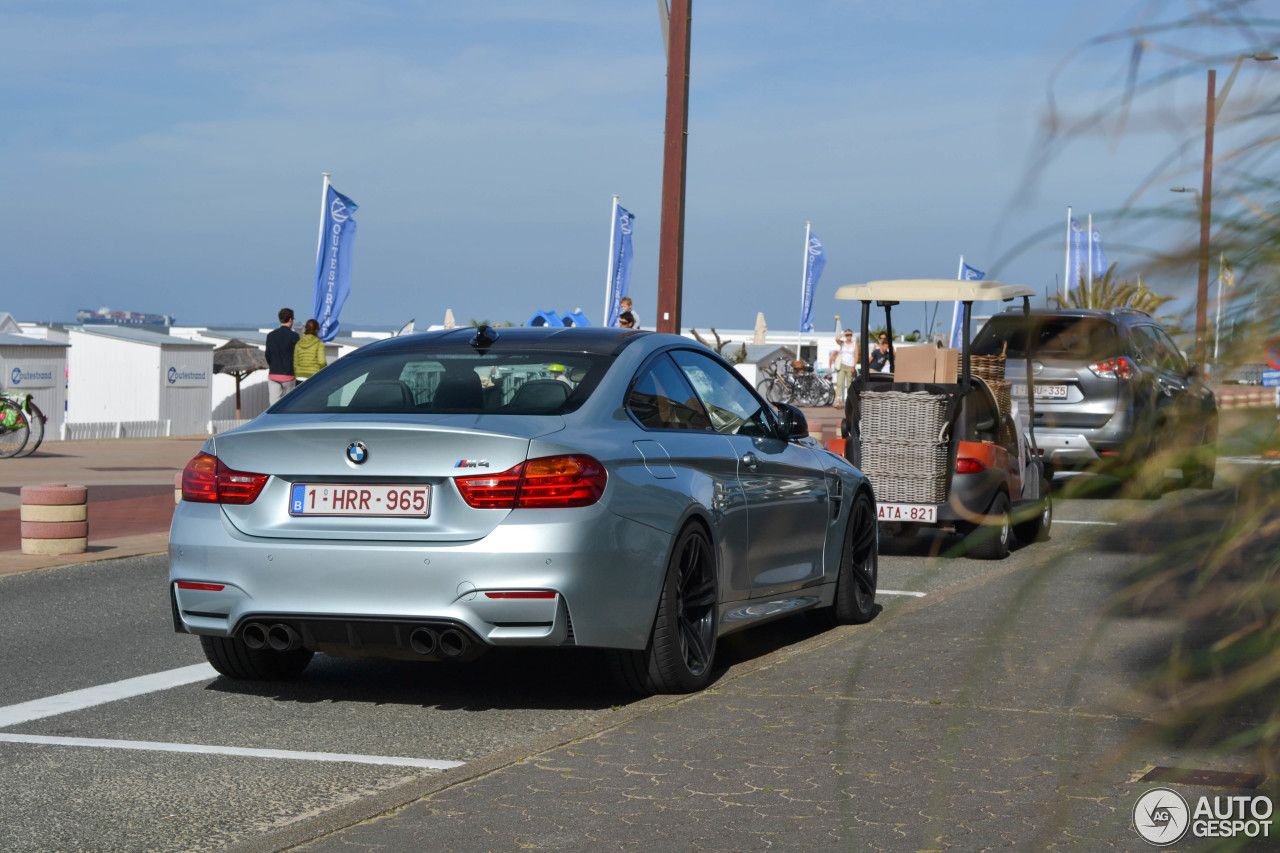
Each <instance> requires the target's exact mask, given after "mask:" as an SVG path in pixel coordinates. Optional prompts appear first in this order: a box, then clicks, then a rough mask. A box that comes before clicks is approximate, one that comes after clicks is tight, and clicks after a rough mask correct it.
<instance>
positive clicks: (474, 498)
mask: <svg viewBox="0 0 1280 853" xmlns="http://www.w3.org/2000/svg"><path fill="white" fill-rule="evenodd" d="M523 473H524V463H523V462H521V463H520V464H519V465H517V466H516V467H514V468H512V469H511V470H509V471H503V472H502V473H501V474H486V475H485V476H483V477H454V479H453V482H454V483H456V484H457V485H458V492H459V493H461V495H462V499H463V500H464V501H466V502H467V505H468V506H473V507H475V508H476V509H514V508H515V505H516V496H517V495H518V494H519V493H520V477H521V475H522V474H523Z"/></svg>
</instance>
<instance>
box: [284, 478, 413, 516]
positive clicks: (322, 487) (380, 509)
mask: <svg viewBox="0 0 1280 853" xmlns="http://www.w3.org/2000/svg"><path fill="white" fill-rule="evenodd" d="M289 514H290V515H404V516H414V517H422V518H425V517H427V516H428V515H430V514H431V487H430V486H405V485H376V484H367V485H366V484H361V485H359V486H353V485H350V484H346V483H294V484H293V487H292V488H291V489H290V490H289Z"/></svg>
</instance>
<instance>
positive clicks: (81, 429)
mask: <svg viewBox="0 0 1280 853" xmlns="http://www.w3.org/2000/svg"><path fill="white" fill-rule="evenodd" d="M169 425H170V422H169V421H167V420H164V421H84V422H79V423H77V422H74V421H72V422H69V423H68V422H65V421H64V422H63V424H62V430H61V435H60V438H61V439H62V440H63V441H77V440H85V439H91V438H164V437H166V436H168V435H169Z"/></svg>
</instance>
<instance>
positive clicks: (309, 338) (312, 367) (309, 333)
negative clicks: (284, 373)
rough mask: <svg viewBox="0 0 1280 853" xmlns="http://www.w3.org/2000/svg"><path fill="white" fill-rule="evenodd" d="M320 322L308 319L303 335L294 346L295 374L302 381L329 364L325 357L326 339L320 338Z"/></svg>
mask: <svg viewBox="0 0 1280 853" xmlns="http://www.w3.org/2000/svg"><path fill="white" fill-rule="evenodd" d="M319 334H320V324H319V323H317V322H316V321H315V320H308V321H307V325H306V326H305V327H304V328H303V331H302V337H301V338H299V339H298V344H297V346H295V347H294V348H293V374H294V376H297V377H298V381H299V382H301V381H302V380H304V379H310V378H311V377H312V376H314V375H315V373H316V371H317V370H319V369H320V368H322V367H324V366H325V365H326V364H328V362H327V361H325V358H324V341H322V340H320V338H319Z"/></svg>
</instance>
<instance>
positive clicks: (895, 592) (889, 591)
mask: <svg viewBox="0 0 1280 853" xmlns="http://www.w3.org/2000/svg"><path fill="white" fill-rule="evenodd" d="M876 594H877V595H910V596H913V597H915V598H924V597H925V593H923V592H907V591H905V590H901V589H878V590H876Z"/></svg>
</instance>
